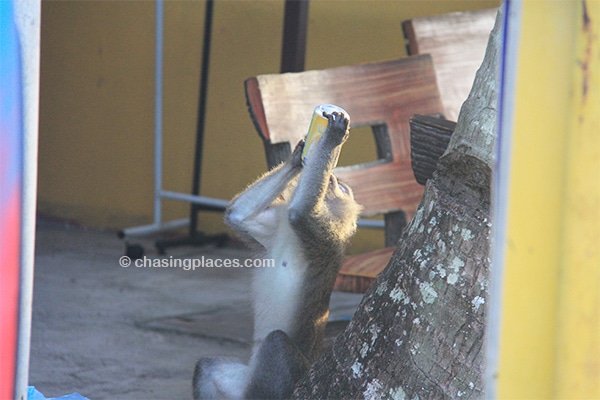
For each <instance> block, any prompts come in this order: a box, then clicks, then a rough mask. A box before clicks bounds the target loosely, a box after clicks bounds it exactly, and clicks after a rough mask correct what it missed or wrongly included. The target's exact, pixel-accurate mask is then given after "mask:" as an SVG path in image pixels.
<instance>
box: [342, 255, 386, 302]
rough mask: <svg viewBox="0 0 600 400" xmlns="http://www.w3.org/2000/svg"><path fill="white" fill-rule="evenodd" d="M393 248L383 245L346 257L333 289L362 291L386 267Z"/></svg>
mask: <svg viewBox="0 0 600 400" xmlns="http://www.w3.org/2000/svg"><path fill="white" fill-rule="evenodd" d="M395 249H396V248H395V247H385V248H382V249H378V250H374V251H371V252H368V253H362V254H358V255H354V256H348V257H346V259H345V260H344V265H343V266H342V269H341V270H340V273H339V274H338V276H337V278H336V281H335V286H334V288H333V289H334V290H341V291H344V292H354V293H364V292H365V291H366V290H367V289H368V288H369V286H371V285H372V284H373V282H374V281H375V278H376V277H377V275H378V274H379V273H380V272H381V271H383V269H384V268H385V267H386V265H387V263H388V261H389V260H390V258H391V257H392V253H393V252H394V250H395Z"/></svg>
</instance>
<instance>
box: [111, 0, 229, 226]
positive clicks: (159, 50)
mask: <svg viewBox="0 0 600 400" xmlns="http://www.w3.org/2000/svg"><path fill="white" fill-rule="evenodd" d="M155 13H156V33H155V72H154V221H153V222H152V223H151V224H149V225H143V226H137V227H131V228H126V229H123V230H122V231H121V232H120V235H121V236H123V237H125V236H136V235H145V234H150V233H155V232H161V231H167V230H172V229H178V228H183V227H185V226H187V225H189V223H190V219H189V218H183V219H178V220H173V221H167V222H163V221H162V202H163V200H164V199H170V200H179V201H186V202H189V203H194V204H201V205H205V206H208V207H211V208H217V209H219V208H222V209H223V210H224V209H225V207H226V206H227V204H228V201H227V200H223V199H216V198H211V197H205V196H196V195H192V194H187V193H177V192H172V191H168V190H163V187H162V185H163V182H162V171H163V164H162V157H163V152H162V147H163V144H162V142H163V132H162V113H163V108H162V97H163V90H162V89H163V18H164V15H163V14H164V13H163V0H156V12H155Z"/></svg>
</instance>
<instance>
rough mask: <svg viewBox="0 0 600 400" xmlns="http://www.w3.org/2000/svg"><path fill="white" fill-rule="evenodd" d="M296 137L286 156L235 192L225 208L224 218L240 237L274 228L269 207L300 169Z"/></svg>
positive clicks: (256, 235) (255, 236) (254, 236)
mask: <svg viewBox="0 0 600 400" xmlns="http://www.w3.org/2000/svg"><path fill="white" fill-rule="evenodd" d="M303 148H304V141H300V142H299V143H298V144H297V145H296V148H295V149H294V152H293V153H292V156H291V157H290V159H289V160H288V161H287V162H286V163H283V164H281V165H279V166H277V167H275V168H274V169H272V170H271V171H269V172H267V173H266V174H265V175H263V176H262V177H260V178H259V179H257V180H256V182H254V183H253V184H251V185H250V186H249V187H248V188H247V189H246V190H244V191H243V192H242V193H240V194H238V195H237V196H236V197H235V198H234V199H233V200H232V201H231V202H230V203H229V205H228V207H227V209H226V210H225V222H226V223H227V224H228V225H229V226H230V227H231V228H232V229H233V230H235V231H236V232H237V233H238V234H239V235H240V236H242V238H244V239H254V240H257V241H259V242H261V240H260V239H261V238H263V237H264V236H265V235H268V234H270V233H273V232H274V229H273V228H274V224H276V222H277V221H276V220H275V219H276V215H275V211H274V210H272V209H269V207H270V206H271V205H272V204H273V202H274V201H275V200H276V199H277V197H278V196H280V195H281V193H282V192H283V191H284V190H285V189H286V187H287V185H288V183H289V182H290V181H291V180H292V179H294V178H295V177H296V176H297V175H298V174H299V173H300V171H302V158H301V155H302V149H303Z"/></svg>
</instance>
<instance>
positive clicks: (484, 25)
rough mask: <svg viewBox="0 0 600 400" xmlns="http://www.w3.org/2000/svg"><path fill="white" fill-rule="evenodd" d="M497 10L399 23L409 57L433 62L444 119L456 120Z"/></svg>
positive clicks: (481, 56)
mask: <svg viewBox="0 0 600 400" xmlns="http://www.w3.org/2000/svg"><path fill="white" fill-rule="evenodd" d="M496 12H497V9H488V10H478V11H467V12H456V13H449V14H441V15H434V16H430V17H423V18H414V19H411V20H407V21H404V22H402V30H403V32H404V37H405V39H406V51H407V53H408V54H409V55H417V54H430V55H431V57H432V59H433V65H434V68H435V74H436V78H437V83H438V87H439V90H440V96H441V98H442V104H443V106H444V116H445V117H446V118H447V119H449V120H452V121H456V120H457V119H458V114H459V112H460V107H461V106H462V103H463V102H464V101H465V100H466V99H467V96H468V95H469V92H470V91H471V87H472V86H473V80H474V79H475V73H476V72H477V69H478V68H479V66H480V65H481V62H482V61H483V56H484V55H485V49H486V47H487V41H488V37H489V35H490V32H491V30H492V28H493V27H494V21H495V19H496Z"/></svg>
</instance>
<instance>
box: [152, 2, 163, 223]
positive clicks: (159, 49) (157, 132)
mask: <svg viewBox="0 0 600 400" xmlns="http://www.w3.org/2000/svg"><path fill="white" fill-rule="evenodd" d="M155 14H156V16H155V18H156V21H155V24H156V28H155V51H154V57H155V60H154V62H155V67H154V225H160V223H161V221H162V215H161V213H162V200H161V195H160V194H161V193H160V192H161V190H162V114H163V107H162V97H163V91H162V86H163V85H162V82H163V0H156V11H155Z"/></svg>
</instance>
